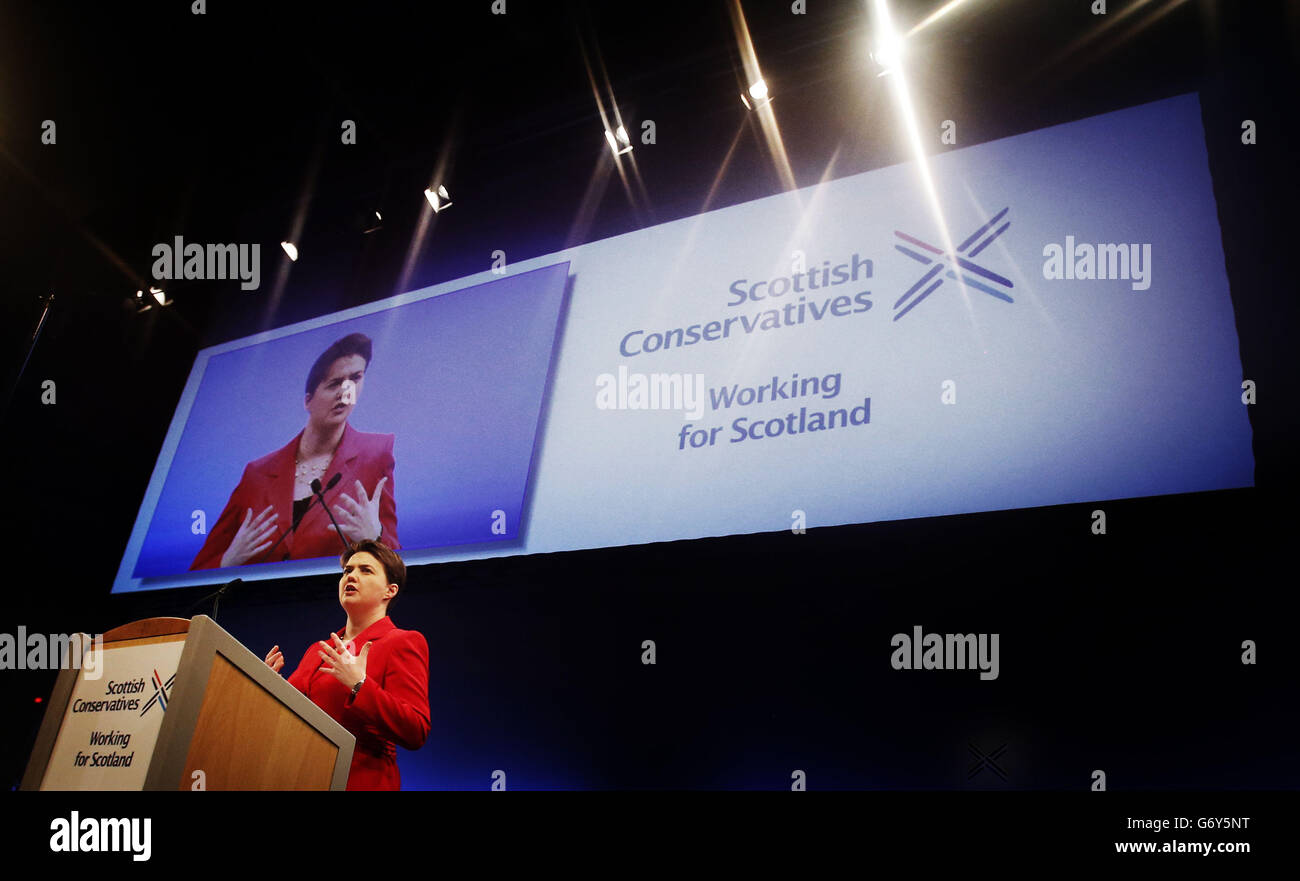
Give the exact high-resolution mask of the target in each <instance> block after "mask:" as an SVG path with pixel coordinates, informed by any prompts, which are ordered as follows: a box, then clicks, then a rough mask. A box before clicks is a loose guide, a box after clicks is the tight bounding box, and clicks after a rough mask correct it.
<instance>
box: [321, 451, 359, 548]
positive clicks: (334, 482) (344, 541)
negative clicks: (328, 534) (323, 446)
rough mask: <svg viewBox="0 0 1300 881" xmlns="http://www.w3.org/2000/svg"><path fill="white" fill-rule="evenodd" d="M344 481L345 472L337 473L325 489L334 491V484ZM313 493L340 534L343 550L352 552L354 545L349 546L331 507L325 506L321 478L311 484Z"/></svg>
mask: <svg viewBox="0 0 1300 881" xmlns="http://www.w3.org/2000/svg"><path fill="white" fill-rule="evenodd" d="M342 479H343V472H341V471H339V472H336V473H335V474H334V476H333V477H331V478H330V482H329V483H328V484H327V485H326V487H325V489H333V487H334V484H336V483H338V482H339V481H340V480H342ZM311 491H312V492H314V493H315V494H316V498H318V499H320V503H321V507H323V508H324V509H325V513H326V514H329V515H330V522H331V523H333V524H334V531H335V532H337V533H338V534H339V541H341V542H343V550H344V551H345V552H346V551H350V550H352V545H350V544H348V540H347V539H346V538H344V537H343V530H342V529H339V522H338V521H337V520H335V519H334V512H333V511H331V510H330V506H329V505H327V504H325V496H324V494H323V493H322V492H321V488H320V479H319V478H317V479H316V480H313V481H312V482H311ZM313 501H314V500H313Z"/></svg>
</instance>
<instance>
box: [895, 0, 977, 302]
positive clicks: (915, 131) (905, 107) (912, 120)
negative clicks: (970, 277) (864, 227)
mask: <svg viewBox="0 0 1300 881" xmlns="http://www.w3.org/2000/svg"><path fill="white" fill-rule="evenodd" d="M873 9H874V12H875V14H874V16H873V19H874V24H875V29H876V35H877V40H878V41H880V42H884V43H893V42H896V41H897V40H898V39H899V37H898V34H897V32H896V31H895V30H894V23H893V20H892V18H891V16H890V14H889V4H888V2H887V0H874V3H873ZM894 73H895V74H896V75H895V76H891V77H889V80H890V87H891V88H892V89H893V92H894V100H895V103H896V104H897V106H898V113H899V115H900V116H901V117H902V119H903V127H904V128H905V129H906V131H907V139H908V141H909V142H910V144H911V148H912V158H913V160H914V161H915V163H916V169H917V173H918V174H919V175H920V176H921V184H922V186H923V187H924V189H925V195H926V199H927V201H928V202H929V203H930V212H931V213H932V214H933V215H934V220H935V223H936V225H937V226H938V228H939V234H940V236H941V237H942V238H943V247H944V250H945V251H946V252H947V253H946V256H947V257H948V259H949V260H950V261H952V263H951V265H956V263H957V253H956V248H955V247H954V246H953V242H952V233H951V232H950V231H949V229H948V221H947V219H946V218H945V217H944V215H943V209H942V208H941V207H940V205H939V194H938V192H937V191H936V190H935V187H934V178H933V176H932V175H931V174H930V161H929V159H928V157H927V156H926V154H925V148H924V146H923V142H922V140H921V130H920V127H919V126H918V125H917V122H916V109H915V105H914V104H913V103H912V95H911V90H910V89H909V88H908V85H907V73H906V71H905V70H904V69H903V65H902V64H901V63H900V64H899V66H898V67H897V68H895V70H894ZM956 281H957V285H958V287H959V288H960V289H961V295H962V300H963V301H964V302H965V304H966V309H967V312H969V313H970V314H971V318H972V320H973V319H974V313H973V311H972V310H971V302H970V292H969V291H968V290H967V289H966V282H965V281H964V280H962V277H961V275H960V274H959V275H957V278H956Z"/></svg>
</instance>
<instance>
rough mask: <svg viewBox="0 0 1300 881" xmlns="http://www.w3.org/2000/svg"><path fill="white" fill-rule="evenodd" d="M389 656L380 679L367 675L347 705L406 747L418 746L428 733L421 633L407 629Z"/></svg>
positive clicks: (425, 644) (426, 649)
mask: <svg viewBox="0 0 1300 881" xmlns="http://www.w3.org/2000/svg"><path fill="white" fill-rule="evenodd" d="M400 639H401V643H400V644H399V645H398V646H396V647H395V648H394V649H393V652H392V654H390V655H389V656H388V664H387V669H385V670H384V674H383V681H382V682H376V681H375V680H374V679H372V678H371V677H370V676H369V675H367V676H366V681H365V682H364V683H363V684H362V685H361V690H360V691H358V692H357V696H356V698H355V699H353V698H349V699H348V703H347V706H348V708H349V709H351V710H352V711H353V712H356V713H359V714H361V716H363V717H364V718H365V720H366V721H367V722H368V723H369V724H371V725H374V726H375V727H376V728H378V729H379V732H380V734H381V735H382V736H383V737H385V738H386V739H388V740H391V741H393V742H394V743H397V744H400V745H401V746H404V747H406V748H407V749H419V748H420V747H422V746H423V745H424V741H425V740H426V739H427V738H428V736H429V644H428V642H426V641H425V639H424V635H423V634H421V633H419V632H417V631H414V630H409V631H406V632H405V633H404V634H403V635H402V636H401V638H400Z"/></svg>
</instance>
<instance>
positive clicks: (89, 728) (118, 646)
mask: <svg viewBox="0 0 1300 881" xmlns="http://www.w3.org/2000/svg"><path fill="white" fill-rule="evenodd" d="M185 636H186V634H184V633H177V634H170V635H167V636H155V637H146V638H144V639H132V640H123V641H121V642H115V643H109V644H108V645H106V646H104V648H103V649H102V651H103V657H102V658H100V659H98V661H99V664H97V665H89V664H87V665H84V666H83V668H82V669H81V670H77V671H76V675H77V679H76V684H75V685H74V686H73V688H72V699H71V703H70V704H69V706H68V715H67V717H66V718H65V720H64V723H63V727H62V729H61V730H60V731H59V736H58V739H57V740H56V741H55V743H54V750H53V751H52V752H51V754H50V761H49V764H48V765H46V768H45V777H44V778H43V779H42V780H41V787H40V788H41V789H81V790H86V789H91V790H139V789H143V788H144V781H145V777H146V775H148V773H149V760H150V759H151V758H152V756H153V752H154V745H155V744H156V743H157V741H158V731H159V729H160V728H161V727H162V723H163V718H164V715H165V714H166V712H167V703H168V701H169V700H170V697H171V688H172V685H173V683H174V682H175V680H176V667H177V665H178V664H179V663H180V659H181V652H182V650H183V649H184V648H185ZM86 667H92V669H94V668H97V669H96V670H95V672H96V673H99V674H101V675H98V676H97V677H96V678H94V679H90V678H88V677H87V676H86Z"/></svg>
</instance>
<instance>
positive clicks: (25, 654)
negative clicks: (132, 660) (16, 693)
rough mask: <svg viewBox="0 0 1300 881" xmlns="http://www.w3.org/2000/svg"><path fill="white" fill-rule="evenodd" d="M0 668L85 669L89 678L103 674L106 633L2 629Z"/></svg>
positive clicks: (23, 628) (24, 628) (20, 628)
mask: <svg viewBox="0 0 1300 881" xmlns="http://www.w3.org/2000/svg"><path fill="white" fill-rule="evenodd" d="M0 670H82V671H83V672H84V673H85V676H86V678H87V679H90V680H97V679H99V678H100V677H101V676H103V675H104V635H103V634H102V633H101V634H99V635H98V636H95V637H94V638H91V637H90V636H89V635H87V634H85V633H54V634H51V635H49V636H46V635H45V634H44V633H28V632H27V628H26V627H23V626H19V628H18V633H17V634H16V635H15V634H12V633H0Z"/></svg>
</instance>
